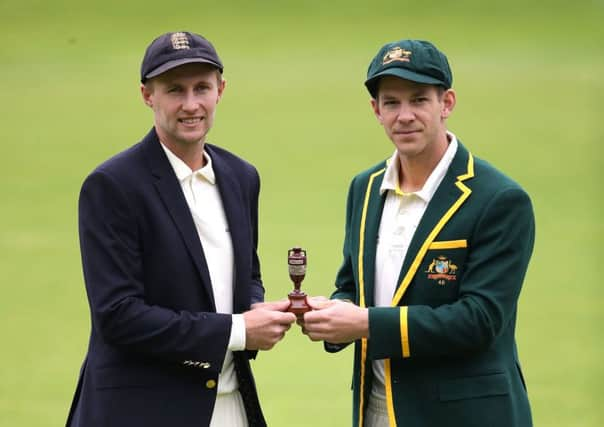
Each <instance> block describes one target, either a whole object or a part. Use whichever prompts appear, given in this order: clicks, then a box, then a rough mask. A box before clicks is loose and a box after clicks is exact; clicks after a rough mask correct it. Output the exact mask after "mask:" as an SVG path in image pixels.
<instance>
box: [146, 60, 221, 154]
mask: <svg viewBox="0 0 604 427" xmlns="http://www.w3.org/2000/svg"><path fill="white" fill-rule="evenodd" d="M224 85H225V82H224V80H221V79H220V78H219V77H218V71H217V70H216V69H215V68H214V67H212V66H209V65H206V64H197V63H194V64H185V65H182V66H180V67H176V68H173V69H172V70H169V71H166V72H165V73H163V74H160V75H159V76H157V77H154V78H152V79H150V80H149V81H148V82H146V84H144V85H142V86H141V92H142V94H143V99H144V101H145V104H147V105H148V106H149V107H151V108H152V109H153V113H154V116H155V128H156V130H157V134H158V135H159V139H160V140H161V141H162V142H163V143H164V144H166V145H167V146H168V148H171V149H173V150H176V151H178V147H181V148H182V145H191V144H197V143H199V142H204V141H205V137H206V135H207V133H208V131H209V130H210V128H211V127H212V124H213V122H214V113H215V111H216V105H217V104H218V101H220V98H221V96H222V92H223V90H224Z"/></svg>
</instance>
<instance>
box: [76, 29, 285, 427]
mask: <svg viewBox="0 0 604 427" xmlns="http://www.w3.org/2000/svg"><path fill="white" fill-rule="evenodd" d="M222 71H223V66H222V62H221V61H220V59H219V57H218V55H217V53H216V51H215V49H214V47H213V46H212V45H211V43H210V42H209V41H207V40H206V39H205V38H203V37H201V36H199V35H197V34H193V33H188V32H176V33H167V34H164V35H162V36H160V37H158V38H156V39H155V40H154V41H153V42H152V43H151V44H150V45H149V47H148V48H147V51H146V54H145V57H144V59H143V63H142V67H141V83H142V84H141V93H142V96H143V100H144V102H145V104H146V105H148V106H149V107H150V108H151V109H152V110H153V113H154V128H153V129H152V130H151V131H150V132H149V133H148V134H147V136H145V137H144V138H143V140H142V141H141V142H139V143H138V144H136V145H134V146H132V147H131V148H129V149H127V150H126V151H124V152H122V153H120V154H118V155H116V156H114V157H113V158H111V159H109V160H108V161H106V162H104V163H103V164H101V165H100V166H99V167H97V168H96V169H95V170H94V171H93V172H92V173H91V174H90V175H89V176H88V177H87V178H86V180H85V182H84V184H83V186H82V190H81V193H80V200H79V232H80V245H81V254H82V264H83V270H84V279H85V283H86V291H87V295H88V301H89V305H90V311H91V319H92V320H91V321H92V330H91V335H90V342H89V347H88V353H87V355H86V358H85V360H84V363H83V366H82V369H81V372H80V377H79V380H78V384H77V389H76V392H75V396H74V399H73V403H72V406H71V410H70V412H69V416H68V419H67V426H74V427H75V426H78V427H84V426H85V427H97V426H98V427H100V426H103V427H105V426H110V427H121V426H123V427H135V426H145V427H153V426H157V427H160V426H161V427H165V426H170V427H175V426H191V427H193V426H195V427H202V426H227V425H228V426H264V425H266V422H265V420H264V418H263V415H262V411H261V408H260V404H259V401H258V397H257V393H256V388H255V385H254V380H253V377H252V373H251V370H250V364H249V359H250V358H251V357H254V356H255V354H256V351H257V350H268V349H270V348H272V347H273V346H274V345H275V344H276V343H277V342H278V341H279V340H280V339H281V338H282V337H283V335H284V334H285V332H286V331H287V330H288V329H289V327H290V325H291V324H292V323H293V322H294V321H295V316H294V315H293V314H292V313H287V312H285V310H286V309H287V306H288V302H287V301H283V302H273V303H263V299H264V288H263V286H262V282H261V277H260V267H259V261H258V256H257V239H258V233H257V211H258V193H259V187H260V183H259V177H258V174H257V172H256V170H255V168H254V167H253V166H252V165H250V164H249V163H247V162H245V161H244V160H242V159H240V158H238V157H236V156H235V155H233V154H231V153H229V152H228V151H226V150H224V149H221V148H219V147H216V146H214V145H210V144H206V143H205V139H206V135H207V133H208V131H209V130H210V128H211V127H212V124H213V120H214V114H215V109H216V105H217V104H218V102H219V101H220V99H221V97H222V94H223V91H224V88H225V80H223V78H222Z"/></svg>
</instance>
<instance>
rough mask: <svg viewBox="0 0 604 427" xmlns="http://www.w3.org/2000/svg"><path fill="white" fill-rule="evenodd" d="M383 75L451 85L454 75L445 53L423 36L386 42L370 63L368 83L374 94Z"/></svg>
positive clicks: (371, 92)
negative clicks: (416, 38)
mask: <svg viewBox="0 0 604 427" xmlns="http://www.w3.org/2000/svg"><path fill="white" fill-rule="evenodd" d="M384 76H394V77H399V78H401V79H405V80H411V81H413V82H417V83H425V84H431V85H436V86H442V87H444V88H445V89H449V88H450V87H451V84H452V83H453V75H452V73H451V67H449V61H448V60H447V57H446V56H445V54H444V53H442V52H441V51H440V50H438V49H437V48H436V46H434V45H433V44H432V43H430V42H428V41H424V40H399V41H397V42H392V43H387V44H385V45H384V46H383V47H382V48H381V49H380V50H379V52H378V53H377V55H376V56H375V58H373V60H372V61H371V63H370V64H369V68H368V69H367V80H366V81H365V86H366V87H367V90H369V93H370V94H371V96H372V97H373V98H376V97H377V89H378V83H379V81H380V79H381V78H382V77H384Z"/></svg>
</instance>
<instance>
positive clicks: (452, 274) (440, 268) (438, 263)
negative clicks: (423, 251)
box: [425, 255, 457, 286]
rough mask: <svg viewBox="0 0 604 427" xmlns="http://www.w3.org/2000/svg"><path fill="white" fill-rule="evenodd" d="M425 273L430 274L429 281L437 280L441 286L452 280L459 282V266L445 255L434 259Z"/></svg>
mask: <svg viewBox="0 0 604 427" xmlns="http://www.w3.org/2000/svg"><path fill="white" fill-rule="evenodd" d="M425 272H426V273H428V279H430V280H436V283H438V284H439V285H441V286H444V285H446V284H447V282H449V281H451V280H457V265H455V264H453V262H452V261H451V260H450V259H449V258H447V257H446V256H444V255H439V256H438V257H436V258H433V259H432V262H431V263H430V265H429V266H428V270H426V271H425Z"/></svg>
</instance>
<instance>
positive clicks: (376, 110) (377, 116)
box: [370, 98, 384, 124]
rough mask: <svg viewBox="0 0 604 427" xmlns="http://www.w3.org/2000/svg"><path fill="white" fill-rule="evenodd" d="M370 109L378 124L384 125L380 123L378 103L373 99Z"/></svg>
mask: <svg viewBox="0 0 604 427" xmlns="http://www.w3.org/2000/svg"><path fill="white" fill-rule="evenodd" d="M370 102H371V108H372V109H373V114H375V117H376V118H377V119H378V122H380V124H384V123H383V121H382V113H381V111H380V104H379V103H378V100H377V99H375V98H371V101H370Z"/></svg>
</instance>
